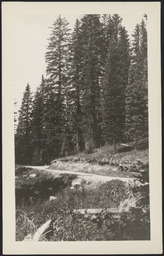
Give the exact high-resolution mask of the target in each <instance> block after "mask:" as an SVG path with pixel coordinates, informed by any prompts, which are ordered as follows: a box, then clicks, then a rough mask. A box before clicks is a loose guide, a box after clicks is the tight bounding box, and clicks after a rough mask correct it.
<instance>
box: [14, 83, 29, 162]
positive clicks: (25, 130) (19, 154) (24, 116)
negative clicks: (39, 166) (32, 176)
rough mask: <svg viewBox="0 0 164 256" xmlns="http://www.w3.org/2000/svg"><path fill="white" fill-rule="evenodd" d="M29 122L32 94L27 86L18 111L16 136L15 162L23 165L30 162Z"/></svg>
mask: <svg viewBox="0 0 164 256" xmlns="http://www.w3.org/2000/svg"><path fill="white" fill-rule="evenodd" d="M31 120H32V93H31V88H30V85H29V84H27V86H26V89H25V92H24V95H23V100H22V105H21V108H20V111H19V119H18V127H17V134H16V138H17V140H16V152H15V156H16V161H17V162H23V163H26V164H27V163H30V162H31V157H32V155H31V143H30V142H31Z"/></svg>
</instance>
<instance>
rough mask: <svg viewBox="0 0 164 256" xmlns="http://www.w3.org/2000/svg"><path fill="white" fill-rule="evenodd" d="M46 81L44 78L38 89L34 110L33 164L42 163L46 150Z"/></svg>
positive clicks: (32, 123)
mask: <svg viewBox="0 0 164 256" xmlns="http://www.w3.org/2000/svg"><path fill="white" fill-rule="evenodd" d="M44 91H45V79H44V77H43V76H42V82H41V84H40V86H39V87H38V88H37V91H36V94H35V97H34V101H33V110H32V122H31V125H32V145H33V163H35V162H36V163H42V162H43V161H45V159H44V158H43V155H42V154H43V151H44V150H45V148H46V145H45V141H46V132H45V130H44V111H45V109H44V106H45V95H44Z"/></svg>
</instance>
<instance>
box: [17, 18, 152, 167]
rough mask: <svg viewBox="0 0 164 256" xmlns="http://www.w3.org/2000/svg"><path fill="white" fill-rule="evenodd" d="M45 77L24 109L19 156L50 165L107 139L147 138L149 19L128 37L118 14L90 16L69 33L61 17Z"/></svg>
mask: <svg viewBox="0 0 164 256" xmlns="http://www.w3.org/2000/svg"><path fill="white" fill-rule="evenodd" d="M45 57H46V63H47V69H46V72H47V76H46V79H44V77H43V76H42V81H41V84H40V86H39V87H38V88H37V91H36V93H35V95H34V99H33V100H32V95H31V91H30V86H29V85H27V87H26V90H25V93H24V96H23V100H22V106H21V109H20V114H19V122H18V127H17V133H16V135H15V138H16V140H15V143H16V162H21V163H27V162H33V163H37V164H39V163H45V162H49V161H50V160H52V159H54V158H57V157H59V156H64V155H67V154H71V153H75V152H79V151H83V150H87V151H88V152H91V151H92V150H93V149H94V148H95V147H99V146H101V145H104V144H106V143H108V144H113V145H114V147H116V144H117V143H120V142H122V141H137V140H138V139H140V138H143V137H146V136H148V92H147V90H148V81H147V72H148V71H147V30H146V21H145V20H142V22H141V24H140V25H138V24H137V25H136V27H135V30H134V33H133V35H132V42H130V40H129V37H128V34H127V31H126V29H125V27H123V26H122V18H121V17H120V16H119V15H117V14H114V15H102V16H100V15H96V14H94V15H84V16H83V17H82V18H81V20H76V22H75V26H74V29H73V31H72V32H71V33H70V29H69V28H68V22H67V21H66V19H65V18H62V17H61V16H59V17H58V18H57V20H56V21H55V22H54V24H53V26H52V28H51V35H50V38H49V43H48V47H47V52H46V55H45Z"/></svg>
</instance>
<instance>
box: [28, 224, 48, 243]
mask: <svg viewBox="0 0 164 256" xmlns="http://www.w3.org/2000/svg"><path fill="white" fill-rule="evenodd" d="M50 222H51V220H48V221H47V222H46V223H44V224H43V225H42V226H41V227H40V228H38V229H37V231H36V232H35V233H34V235H33V236H31V234H30V235H28V236H26V237H25V238H24V241H39V240H40V239H41V237H42V235H43V233H44V231H45V230H46V229H47V228H48V227H49V225H50Z"/></svg>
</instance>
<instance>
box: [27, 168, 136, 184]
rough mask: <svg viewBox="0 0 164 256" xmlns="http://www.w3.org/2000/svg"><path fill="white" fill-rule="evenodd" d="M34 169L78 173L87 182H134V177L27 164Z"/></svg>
mask: <svg viewBox="0 0 164 256" xmlns="http://www.w3.org/2000/svg"><path fill="white" fill-rule="evenodd" d="M25 167H28V168H32V169H37V170H43V171H47V172H51V173H52V174H54V175H56V174H70V175H72V174H75V175H77V179H76V181H80V180H85V181H87V182H92V183H99V182H101V183H104V182H107V181H111V180H121V181H123V182H130V181H131V182H133V181H134V178H124V177H112V176H104V175H98V174H90V173H84V172H78V171H70V170H68V171H67V170H52V169H49V166H25Z"/></svg>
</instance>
